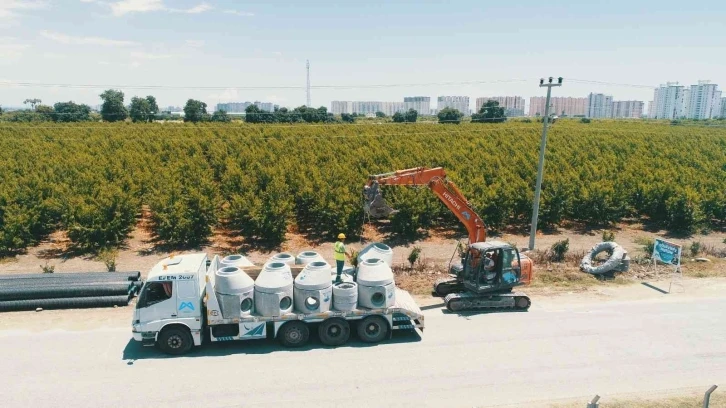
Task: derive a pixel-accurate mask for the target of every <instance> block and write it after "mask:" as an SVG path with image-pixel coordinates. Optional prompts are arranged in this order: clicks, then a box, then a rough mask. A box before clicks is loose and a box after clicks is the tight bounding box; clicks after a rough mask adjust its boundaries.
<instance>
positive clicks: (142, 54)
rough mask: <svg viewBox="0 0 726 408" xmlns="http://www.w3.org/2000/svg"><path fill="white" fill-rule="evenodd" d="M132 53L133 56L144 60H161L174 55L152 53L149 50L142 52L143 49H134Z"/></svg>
mask: <svg viewBox="0 0 726 408" xmlns="http://www.w3.org/2000/svg"><path fill="white" fill-rule="evenodd" d="M130 55H131V58H134V59H142V60H160V59H167V58H171V57H172V55H169V54H152V53H149V52H141V51H134V52H132V53H131V54H130Z"/></svg>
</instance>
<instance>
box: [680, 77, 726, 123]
mask: <svg viewBox="0 0 726 408" xmlns="http://www.w3.org/2000/svg"><path fill="white" fill-rule="evenodd" d="M688 101H689V102H688V106H687V112H688V113H687V114H686V117H687V118H688V119H711V118H713V117H715V116H716V114H717V113H718V109H719V108H720V105H721V91H719V90H718V85H716V84H712V83H711V82H710V81H698V85H691V90H690V95H689V98H688Z"/></svg>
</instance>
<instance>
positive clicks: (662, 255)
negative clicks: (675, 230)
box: [651, 238, 683, 293]
mask: <svg viewBox="0 0 726 408" xmlns="http://www.w3.org/2000/svg"><path fill="white" fill-rule="evenodd" d="M651 258H652V259H653V268H654V269H655V275H656V276H658V261H660V262H661V263H664V264H666V265H668V266H672V267H673V272H672V273H671V283H670V286H669V287H668V293H670V292H671V287H672V286H673V280H674V279H678V280H680V278H681V277H682V276H683V273H682V271H681V246H680V245H678V244H674V243H672V242H668V241H666V240H663V239H660V238H656V239H655V244H654V245H653V255H652V256H651ZM678 285H680V283H678ZM681 287H683V286H682V285H681Z"/></svg>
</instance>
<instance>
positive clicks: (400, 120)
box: [393, 112, 406, 123]
mask: <svg viewBox="0 0 726 408" xmlns="http://www.w3.org/2000/svg"><path fill="white" fill-rule="evenodd" d="M393 121H394V122H396V123H403V122H405V121H406V117H405V116H404V115H403V113H401V112H396V113H394V114H393Z"/></svg>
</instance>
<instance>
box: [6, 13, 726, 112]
mask: <svg viewBox="0 0 726 408" xmlns="http://www.w3.org/2000/svg"><path fill="white" fill-rule="evenodd" d="M488 3H491V2H486V1H482V0H479V1H449V2H446V3H444V2H433V1H394V0H390V1H377V0H368V1H357V2H341V1H337V2H323V1H300V2H291V1H264V2H263V1H255V2H252V1H215V0H208V1H199V0H178V1H175V0H123V1H120V0H108V1H102V0H45V1H34V0H0V104H2V105H3V106H18V105H21V104H22V101H23V100H24V99H26V98H31V97H37V98H40V99H42V100H43V101H44V103H52V102H56V101H60V100H62V101H66V100H74V101H76V102H82V103H88V104H91V105H95V104H98V103H99V99H98V94H99V93H100V92H101V91H102V90H103V88H88V89H78V88H60V87H47V86H40V85H38V86H32V87H20V86H17V85H13V84H14V83H16V82H23V83H37V84H74V85H97V84H99V85H118V86H119V87H120V88H121V89H122V90H123V91H124V92H125V93H126V95H127V98H130V97H131V96H134V95H147V94H153V95H155V96H156V97H157V99H158V100H159V103H160V105H179V106H181V105H183V104H184V102H185V101H186V100H187V99H188V98H196V99H201V100H204V101H205V102H207V103H208V104H210V105H213V104H216V103H217V102H225V101H245V100H262V101H271V102H276V103H279V104H281V105H286V106H297V105H301V104H304V103H305V91H304V89H302V88H295V89H257V90H239V89H232V88H233V87H250V86H255V87H275V86H278V87H280V86H282V87H286V86H289V87H304V85H305V60H306V59H309V60H310V63H311V81H312V84H313V85H350V86H365V85H370V84H399V85H400V84H422V85H419V86H391V87H383V88H355V89H352V88H338V89H313V91H312V101H313V105H315V106H319V105H324V106H328V107H329V106H330V101H331V100H383V101H402V98H403V97H404V96H408V95H427V96H431V97H432V100H435V98H436V96H438V95H467V96H469V97H470V98H471V99H472V105H473V103H474V102H473V99H474V98H476V97H478V96H498V95H520V96H524V97H529V96H536V95H543V94H544V92H543V90H542V89H540V88H538V86H537V83H538V78H539V77H542V76H560V75H561V76H563V77H564V78H565V85H564V86H563V87H562V88H559V89H556V90H555V91H554V94H555V95H559V96H586V95H587V93H589V92H603V93H606V94H610V95H613V96H614V98H615V99H616V100H624V99H638V100H644V101H648V100H650V99H651V98H652V90H651V89H648V88H641V87H629V86H619V85H599V84H587V83H577V82H568V79H581V80H591V81H603V82H611V83H624V84H641V85H653V86H655V85H658V84H659V83H665V82H666V81H679V82H680V83H681V84H686V85H689V84H694V83H696V81H697V80H699V79H709V80H711V81H712V82H714V83H717V84H719V85H720V89H723V88H726V2H723V1H710V0H707V1H701V2H683V1H678V2H676V1H632V0H631V1H621V0H611V1H608V2H598V4H588V3H589V2H583V1H547V2H543V1H530V0H523V1H519V2H516V3H514V2H496V5H488ZM509 80H516V81H509ZM469 81H486V82H489V83H478V84H466V85H462V84H449V85H441V83H442V82H469ZM140 85H158V86H163V87H168V86H171V87H179V86H187V87H197V89H173V88H162V89H154V90H145V89H133V88H132V86H140ZM205 87H207V89H204V88H205ZM211 87H218V88H220V89H209V88H211Z"/></svg>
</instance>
